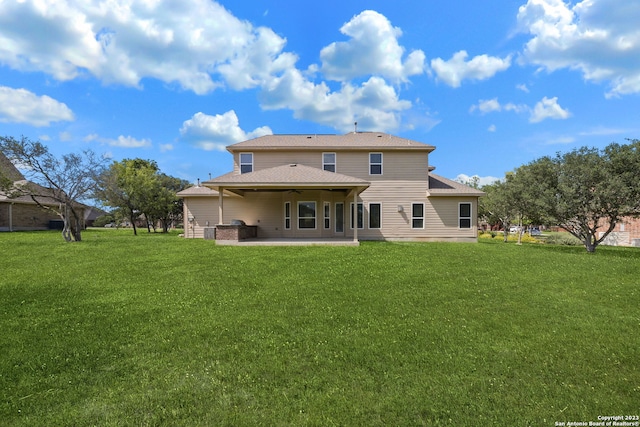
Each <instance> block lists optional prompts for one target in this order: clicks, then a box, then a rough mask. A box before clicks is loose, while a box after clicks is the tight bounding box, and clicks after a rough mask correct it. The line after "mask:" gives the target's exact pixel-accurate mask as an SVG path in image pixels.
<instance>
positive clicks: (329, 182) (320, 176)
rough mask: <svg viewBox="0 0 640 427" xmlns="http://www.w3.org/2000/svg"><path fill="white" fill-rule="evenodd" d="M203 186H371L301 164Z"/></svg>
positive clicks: (229, 177) (230, 176)
mask: <svg viewBox="0 0 640 427" xmlns="http://www.w3.org/2000/svg"><path fill="white" fill-rule="evenodd" d="M203 184H204V185H207V186H211V187H214V188H215V187H219V186H222V187H229V186H231V187H235V188H240V187H247V188H252V187H271V188H278V187H282V188H290V187H292V186H308V187H325V186H328V187H332V188H335V187H340V188H353V187H368V186H369V182H367V181H365V180H363V179H360V178H354V177H352V176H348V175H343V174H340V173H334V172H327V171H324V170H321V169H317V168H313V167H310V166H305V165H299V164H291V165H284V166H276V167H273V168H268V169H262V170H259V171H256V172H250V173H243V174H233V173H228V174H226V175H222V176H219V177H217V178H214V179H212V180H209V181H205V182H204V183H203Z"/></svg>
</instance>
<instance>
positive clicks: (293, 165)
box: [289, 163, 298, 168]
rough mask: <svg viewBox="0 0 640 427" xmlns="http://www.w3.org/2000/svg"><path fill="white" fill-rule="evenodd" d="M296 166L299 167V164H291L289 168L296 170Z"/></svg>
mask: <svg viewBox="0 0 640 427" xmlns="http://www.w3.org/2000/svg"><path fill="white" fill-rule="evenodd" d="M296 166H298V164H297V163H291V164H290V165H289V167H291V168H295V167H296Z"/></svg>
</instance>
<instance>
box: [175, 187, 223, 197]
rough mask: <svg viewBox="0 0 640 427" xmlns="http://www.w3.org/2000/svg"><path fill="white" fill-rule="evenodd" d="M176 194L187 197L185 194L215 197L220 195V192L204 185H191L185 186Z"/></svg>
mask: <svg viewBox="0 0 640 427" xmlns="http://www.w3.org/2000/svg"><path fill="white" fill-rule="evenodd" d="M176 195H177V196H178V197H185V196H190V197H194V196H195V197H197V196H201V197H213V196H218V192H217V191H215V190H212V189H211V188H209V187H203V186H200V185H199V186H193V187H189V188H185V189H184V190H182V191H178V192H177V193H176Z"/></svg>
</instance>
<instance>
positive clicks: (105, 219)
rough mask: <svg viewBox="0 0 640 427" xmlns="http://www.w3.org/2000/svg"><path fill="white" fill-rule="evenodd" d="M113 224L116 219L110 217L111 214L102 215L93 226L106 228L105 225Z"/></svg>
mask: <svg viewBox="0 0 640 427" xmlns="http://www.w3.org/2000/svg"><path fill="white" fill-rule="evenodd" d="M112 222H115V218H114V217H113V215H110V214H107V215H101V216H99V217H98V218H96V220H95V221H93V226H94V227H104V226H105V225H107V224H111V223H112Z"/></svg>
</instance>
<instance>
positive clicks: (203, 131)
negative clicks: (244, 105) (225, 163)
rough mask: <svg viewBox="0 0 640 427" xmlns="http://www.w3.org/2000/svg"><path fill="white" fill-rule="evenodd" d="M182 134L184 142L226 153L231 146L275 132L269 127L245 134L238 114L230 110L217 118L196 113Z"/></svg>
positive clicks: (183, 126)
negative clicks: (227, 147)
mask: <svg viewBox="0 0 640 427" xmlns="http://www.w3.org/2000/svg"><path fill="white" fill-rule="evenodd" d="M180 134H181V135H182V138H183V139H184V140H186V141H188V142H189V143H191V144H193V145H195V146H196V147H199V148H202V149H203V150H207V151H214V150H215V151H225V150H226V146H227V145H229V144H233V143H236V142H240V141H245V140H247V139H251V138H256V137H259V136H263V135H271V134H273V132H272V131H271V129H270V128H269V127H268V126H262V127H259V128H256V129H254V130H253V131H251V132H245V131H244V130H242V129H241V128H240V125H239V120H238V116H237V115H236V112H235V111H233V110H230V111H227V112H226V113H224V114H216V115H215V116H210V115H207V114H204V113H201V112H199V113H196V114H194V115H193V117H191V118H190V119H189V120H186V121H185V122H184V123H183V124H182V128H181V129H180Z"/></svg>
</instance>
